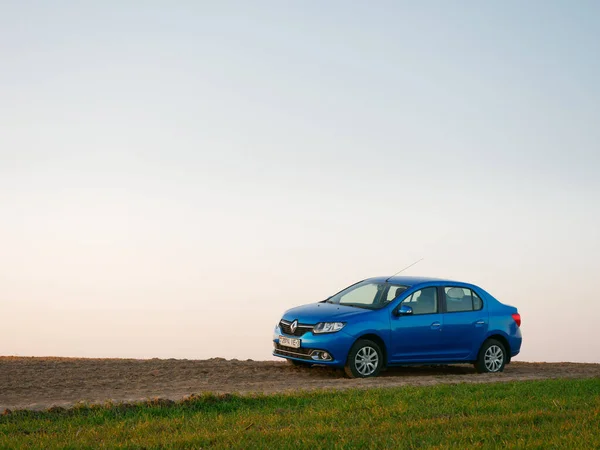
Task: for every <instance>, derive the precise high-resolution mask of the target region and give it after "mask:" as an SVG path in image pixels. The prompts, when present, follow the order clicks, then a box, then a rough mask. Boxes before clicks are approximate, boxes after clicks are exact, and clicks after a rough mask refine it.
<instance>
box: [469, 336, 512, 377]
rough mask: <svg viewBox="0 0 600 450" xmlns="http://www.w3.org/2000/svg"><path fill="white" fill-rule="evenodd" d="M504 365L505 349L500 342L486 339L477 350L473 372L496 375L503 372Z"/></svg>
mask: <svg viewBox="0 0 600 450" xmlns="http://www.w3.org/2000/svg"><path fill="white" fill-rule="evenodd" d="M505 365H506V349H505V348H504V345H503V344H502V342H499V341H497V340H495V339H488V340H487V341H485V342H484V343H483V345H482V346H481V350H479V357H478V358H477V362H476V363H475V370H477V372H479V373H497V372H502V371H503V370H504V366H505Z"/></svg>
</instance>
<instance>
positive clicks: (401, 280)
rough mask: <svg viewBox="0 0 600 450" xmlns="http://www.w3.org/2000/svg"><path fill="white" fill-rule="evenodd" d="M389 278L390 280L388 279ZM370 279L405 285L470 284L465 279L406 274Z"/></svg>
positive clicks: (371, 279) (370, 279)
mask: <svg viewBox="0 0 600 450" xmlns="http://www.w3.org/2000/svg"><path fill="white" fill-rule="evenodd" d="M388 279H389V280H388ZM368 280H369V281H375V282H379V283H383V282H385V281H386V280H388V281H389V282H390V283H394V284H401V285H403V286H417V285H419V284H425V283H453V284H465V285H467V284H470V283H465V282H463V281H456V280H446V279H444V278H432V277H417V276H414V277H405V276H393V277H389V276H388V277H374V278H369V279H368Z"/></svg>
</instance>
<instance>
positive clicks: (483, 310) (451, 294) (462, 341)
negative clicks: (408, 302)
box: [440, 286, 489, 360]
mask: <svg viewBox="0 0 600 450" xmlns="http://www.w3.org/2000/svg"><path fill="white" fill-rule="evenodd" d="M440 295H441V296H442V298H443V304H444V319H443V320H444V329H443V331H442V334H443V353H444V355H445V357H446V358H447V359H455V360H462V359H465V360H472V359H474V358H476V357H477V351H478V350H479V346H480V344H481V342H483V339H484V337H485V335H486V333H487V330H488V322H489V319H488V313H487V307H486V305H485V304H484V303H483V300H481V297H480V296H479V295H477V293H476V292H475V291H473V290H472V289H469V288H465V287H462V286H444V287H443V289H440Z"/></svg>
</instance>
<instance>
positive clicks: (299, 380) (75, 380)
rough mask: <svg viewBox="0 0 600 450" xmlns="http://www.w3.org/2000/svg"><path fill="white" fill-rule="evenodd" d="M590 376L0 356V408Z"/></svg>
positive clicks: (573, 370) (584, 370) (586, 372)
mask: <svg viewBox="0 0 600 450" xmlns="http://www.w3.org/2000/svg"><path fill="white" fill-rule="evenodd" d="M589 377H595V378H600V364H575V363H523V362H514V363H512V364H510V365H508V366H506V369H505V371H504V373H501V374H494V375H492V374H485V375H479V374H476V373H475V371H474V370H473V368H472V366H467V365H464V366H460V365H456V366H446V367H443V366H439V367H400V368H392V369H389V370H387V371H386V372H383V373H382V374H381V375H380V376H379V377H378V378H370V379H354V380H351V379H348V378H345V377H344V375H343V372H342V371H340V370H333V369H328V368H322V367H313V368H298V367H294V366H291V365H290V364H287V363H285V362H280V361H252V360H248V361H238V360H235V359H234V360H225V359H222V358H213V359H208V360H174V359H169V360H164V359H149V360H135V359H80V358H21V357H0V412H1V411H3V410H4V409H12V410H14V409H24V408H27V409H46V408H49V407H51V406H63V407H67V406H71V405H73V404H75V403H77V402H81V401H84V402H87V403H104V402H106V401H108V400H112V401H117V402H121V401H138V400H146V399H148V398H157V397H160V398H167V399H172V400H178V399H181V398H183V397H185V396H188V395H190V394H195V393H201V392H214V393H233V392H239V393H255V392H256V393H271V392H290V391H297V390H302V389H303V390H311V389H321V388H327V389H347V388H370V387H391V386H404V385H432V384H439V383H451V384H452V383H490V382H502V381H514V380H537V379H545V378H589Z"/></svg>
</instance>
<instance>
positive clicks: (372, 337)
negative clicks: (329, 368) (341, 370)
mask: <svg viewBox="0 0 600 450" xmlns="http://www.w3.org/2000/svg"><path fill="white" fill-rule="evenodd" d="M362 339H368V340H369V341H373V342H375V343H376V344H377V345H379V348H380V349H381V351H382V352H383V366H382V367H387V362H388V351H387V347H386V345H385V341H384V340H383V339H382V338H381V336H379V335H377V334H375V333H366V334H363V335H361V336H359V337H358V338H356V340H355V341H354V342H353V343H352V346H354V344H356V343H357V342H358V341H360V340H362ZM350 348H352V347H350ZM346 362H347V361H346Z"/></svg>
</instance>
